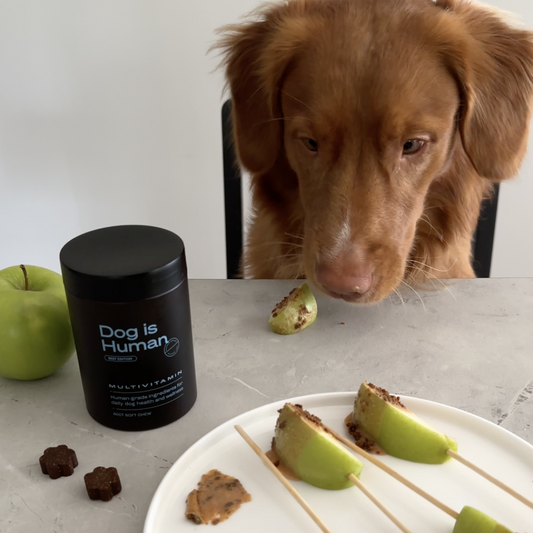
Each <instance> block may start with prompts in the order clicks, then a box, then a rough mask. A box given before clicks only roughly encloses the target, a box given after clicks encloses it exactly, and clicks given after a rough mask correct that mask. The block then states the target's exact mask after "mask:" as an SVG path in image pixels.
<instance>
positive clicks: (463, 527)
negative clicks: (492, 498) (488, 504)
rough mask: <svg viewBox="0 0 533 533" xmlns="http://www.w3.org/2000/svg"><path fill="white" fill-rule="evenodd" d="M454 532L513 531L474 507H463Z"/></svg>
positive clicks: (505, 532) (493, 532)
mask: <svg viewBox="0 0 533 533" xmlns="http://www.w3.org/2000/svg"><path fill="white" fill-rule="evenodd" d="M453 533H513V532H512V531H511V530H510V529H508V528H506V527H505V526H502V525H501V524H499V523H498V522H496V520H494V519H493V518H491V517H490V516H487V515H486V514H484V513H482V512H481V511H478V510H477V509H474V508H473V507H468V506H466V507H463V509H462V510H461V512H460V513H459V516H458V517H457V520H456V521H455V527H454V528H453Z"/></svg>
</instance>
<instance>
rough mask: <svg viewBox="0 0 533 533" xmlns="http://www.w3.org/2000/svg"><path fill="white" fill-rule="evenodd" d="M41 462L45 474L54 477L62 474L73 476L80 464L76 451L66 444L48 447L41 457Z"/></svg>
mask: <svg viewBox="0 0 533 533" xmlns="http://www.w3.org/2000/svg"><path fill="white" fill-rule="evenodd" d="M39 464H40V465H41V470H42V472H43V474H47V475H49V476H50V477H51V478H52V479H57V478H59V477H61V476H71V475H72V474H73V473H74V469H75V468H76V467H77V466H78V458H77V457H76V452H75V451H74V450H71V449H70V448H69V447H68V446H66V445H65V444H60V445H59V446H55V447H51V448H46V450H44V453H43V455H41V457H39Z"/></svg>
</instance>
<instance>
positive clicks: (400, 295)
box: [392, 287, 406, 309]
mask: <svg viewBox="0 0 533 533" xmlns="http://www.w3.org/2000/svg"><path fill="white" fill-rule="evenodd" d="M392 290H393V291H394V292H395V293H396V295H397V296H398V298H400V302H402V305H403V308H404V309H406V307H405V301H404V299H403V298H402V294H401V292H400V291H399V290H398V289H397V288H396V287H393V289H392Z"/></svg>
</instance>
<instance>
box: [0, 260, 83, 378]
mask: <svg viewBox="0 0 533 533" xmlns="http://www.w3.org/2000/svg"><path fill="white" fill-rule="evenodd" d="M73 353H74V338H73V336H72V328H71V326H70V317H69V313H68V307H67V301H66V296H65V289H64V287H63V280H62V277H61V276H60V275H59V274H57V273H56V272H53V271H52V270H48V269H46V268H41V267H36V266H29V265H28V266H24V265H20V266H13V267H9V268H5V269H4V270H0V375H1V376H4V377H6V378H12V379H21V380H31V379H39V378H44V377H46V376H49V375H50V374H53V373H54V372H55V371H56V370H57V369H58V368H59V367H60V366H62V365H63V364H65V363H66V362H67V361H68V359H69V358H70V357H71V356H72V354H73Z"/></svg>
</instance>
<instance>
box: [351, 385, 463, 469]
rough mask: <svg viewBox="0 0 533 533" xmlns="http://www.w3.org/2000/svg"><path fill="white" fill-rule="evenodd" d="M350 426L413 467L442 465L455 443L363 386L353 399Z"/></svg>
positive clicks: (395, 402)
mask: <svg viewBox="0 0 533 533" xmlns="http://www.w3.org/2000/svg"><path fill="white" fill-rule="evenodd" d="M352 418H353V422H354V423H355V424H357V427H358V429H359V430H362V431H363V432H364V433H366V434H367V435H368V436H369V437H370V438H371V439H373V440H374V441H375V442H376V443H377V444H378V445H379V446H381V448H383V450H384V451H385V452H387V453H388V454H390V455H392V456H394V457H398V458H400V459H406V460H407V461H413V462H416V463H426V464H441V463H444V462H445V461H447V460H448V459H449V458H450V457H449V456H448V455H447V454H446V451H447V450H449V449H451V450H453V451H457V442H456V441H455V440H453V439H452V438H450V437H448V436H446V435H444V433H441V432H440V431H438V430H436V429H434V428H432V427H431V426H429V425H428V424H426V423H425V422H424V421H423V420H421V419H420V418H418V417H417V416H416V415H415V414H413V413H412V412H411V411H409V410H408V409H407V408H406V407H405V406H404V405H403V404H402V403H401V402H400V399H399V398H398V397H397V396H392V395H390V394H389V393H388V392H387V391H386V390H385V389H382V388H380V387H376V386H375V385H373V384H371V383H367V382H365V383H363V384H362V385H361V387H360V389H359V393H358V394H357V398H356V399H355V404H354V409H353V414H352Z"/></svg>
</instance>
